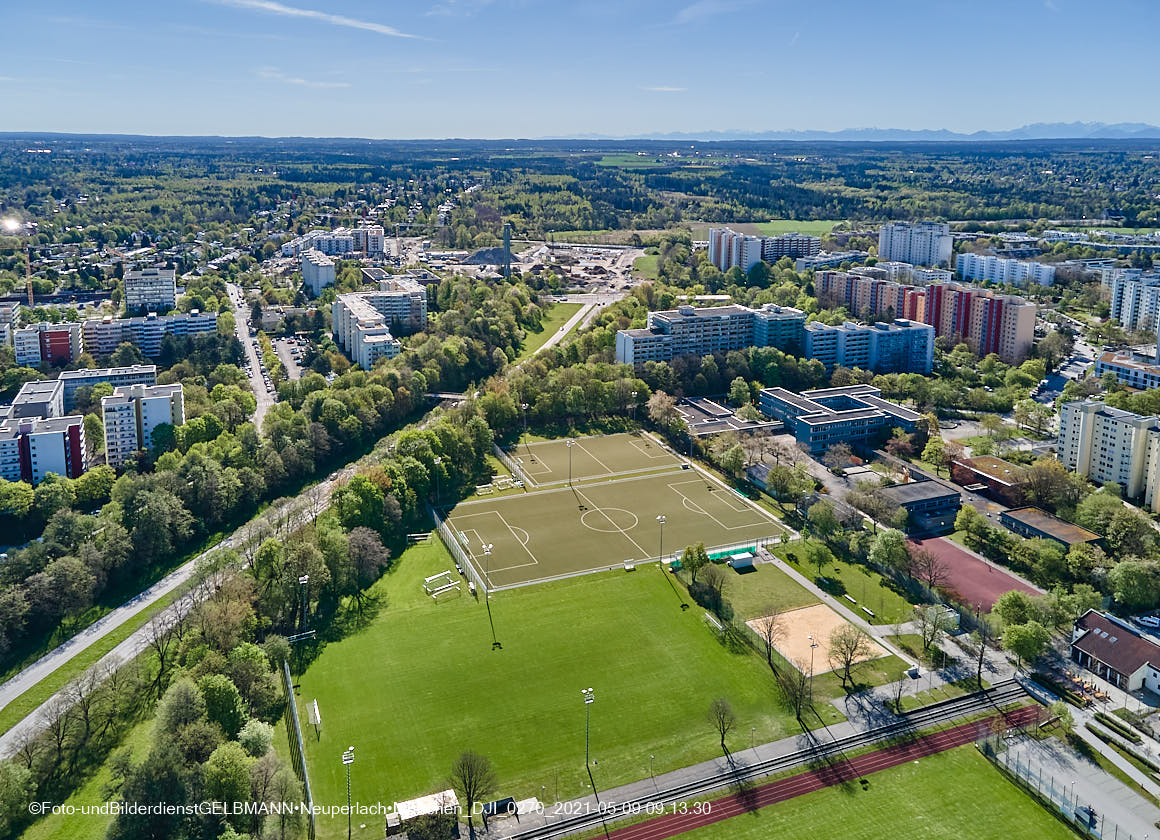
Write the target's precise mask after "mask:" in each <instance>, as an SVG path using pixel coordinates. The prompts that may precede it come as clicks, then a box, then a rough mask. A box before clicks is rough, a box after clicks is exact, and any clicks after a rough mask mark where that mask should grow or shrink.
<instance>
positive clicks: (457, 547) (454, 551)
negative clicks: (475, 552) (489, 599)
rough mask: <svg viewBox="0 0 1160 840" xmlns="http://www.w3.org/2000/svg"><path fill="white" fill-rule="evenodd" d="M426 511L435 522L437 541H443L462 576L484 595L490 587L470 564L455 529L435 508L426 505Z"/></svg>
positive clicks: (469, 559) (469, 558)
mask: <svg viewBox="0 0 1160 840" xmlns="http://www.w3.org/2000/svg"><path fill="white" fill-rule="evenodd" d="M427 510H428V512H430V514H431V518H432V519H433V520H434V521H435V533H437V534H438V535H439V539H441V540H443V544H444V545H445V546H447V550H448V551H449V552H451V556H452V557H453V558H455V565H456V566H458V567H459V568H460V569H462V570H463V574H465V575H466V576H467V577H468V578H469V579H470V580H471V581H473V582H474V583H475V585H476V586H477V587H479V588H480V589H481V590H482V591H483V592H484V594H486V593H487V592H488V591H489V590H490V588H491V587H489V586H488V585H487V584H486V583H485V582H484V580H483V575H481V574H480V573H479V570H478V569H476V568H475V565H474V564H473V563H472V562H471V557H470V556H469V555H468V554H467V551H466V550H465V549H464V548H463V544H462V543H461V542H460V541H459V535H458V534H456V533H455V529H454V528H452V527H451V526H450V525H448V524H447V520H445V519H444V518H443V517H442V516H440V514H439V511H437V510H435V508H433V507H431V506H430V505H428V506H427Z"/></svg>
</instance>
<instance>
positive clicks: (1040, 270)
mask: <svg viewBox="0 0 1160 840" xmlns="http://www.w3.org/2000/svg"><path fill="white" fill-rule="evenodd" d="M955 271H957V272H958V273H959V276H960V277H962V278H963V279H964V280H973V281H975V282H984V281H986V282H991V283H1003V284H1007V285H1011V286H1026V285H1027V284H1028V283H1034V284H1035V285H1037V286H1050V285H1051V284H1052V283H1054V282H1055V266H1053V265H1048V264H1046V263H1040V262H1028V261H1027V260H1013V259H1006V258H1004V257H996V256H994V255H992V254H959V255H958V257H956V258H955Z"/></svg>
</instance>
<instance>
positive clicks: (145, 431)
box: [101, 384, 185, 467]
mask: <svg viewBox="0 0 1160 840" xmlns="http://www.w3.org/2000/svg"><path fill="white" fill-rule="evenodd" d="M101 419H102V420H103V421H104V425H105V463H107V464H108V465H109V466H111V467H120V466H121V465H123V464H125V463H126V462H128V461H131V460H132V459H133V458H134V457H135V456H136V454H137V453H138V452H140V451H141V450H148V449H149V448H150V447H151V446H152V445H153V431H154V429H156V428H157V427H158V426H160V425H162V424H163V423H169V424H170V425H173V426H180V425H181V424H182V423H184V422H185V393H184V391H183V389H182V387H181V385H180V384H175V385H127V386H122V387H120V388H114V389H113V394H112V396H109V397H104V398H102V399H101Z"/></svg>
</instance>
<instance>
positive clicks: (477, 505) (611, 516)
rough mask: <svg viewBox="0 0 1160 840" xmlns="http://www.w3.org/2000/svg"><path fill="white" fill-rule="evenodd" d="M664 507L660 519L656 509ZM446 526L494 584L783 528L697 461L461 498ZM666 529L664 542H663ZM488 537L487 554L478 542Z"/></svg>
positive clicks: (752, 539)
mask: <svg viewBox="0 0 1160 840" xmlns="http://www.w3.org/2000/svg"><path fill="white" fill-rule="evenodd" d="M662 514H663V515H665V516H666V517H667V522H666V524H665V525H664V526H661V525H660V524H659V523H658V522H657V516H660V515H662ZM448 524H449V525H450V527H451V529H452V530H453V531H454V532H456V533H457V534H459V535H461V537H460V542H461V544H462V545H463V547H464V548H465V549H466V550H467V551H468V553H469V554H470V556H471V561H472V563H473V564H474V565H475V567H476V569H477V570H479V571H480V573H481V575H482V576H483V577H485V578H486V579H487V581H488V585H489V586H491V587H502V586H513V585H518V584H522V583H528V582H531V581H537V580H544V579H548V578H553V577H557V576H561V575H573V574H580V573H583V572H587V571H594V570H598V569H608V568H612V567H616V566H620V565H622V564H623V563H624V562H626V561H633V562H635V563H640V562H649V561H652V560H655V559H657V558H658V557H660V556H662V555H663V556H665V557H669V556H672V555H674V554H678V553H679V552H680V551H682V550H683V549H684V548H685V546H688V545H693V544H695V543H699V542H703V543H705V545H706V546H725V545H730V546H732V545H744V544H755V543H756V541H758V540H762V539H766V538H770V537H774V536H776V535H778V534H780V533H782V531H783V529H782V526H781V525H780V524H779V523H778V522H777V521H776V520H774V519H773V518H772V517H771V516H769V515H768V514H767V513H766V512H765V511H763V510H761V509H760V508H758V507H756V506H755V505H752V504H750V502H749V501H748V500H747V499H745V498H743V497H742V496H740V495H738V494H737V493H736V492H734V491H733V490H731V489H729V488H728V487H726V486H725V485H723V484H721V483H719V482H718V481H716V479H713V478H710V477H708V476H705V475H703V474H701V473H699V472H697V471H695V470H676V471H674V472H669V473H662V474H656V475H645V476H639V477H632V478H621V479H614V480H611V481H606V482H601V483H595V484H584V485H581V484H575V485H574V486H572V487H567V486H564V487H555V488H552V489H547V490H537V491H536V492H533V493H526V494H524V495H521V496H508V497H505V498H496V499H486V500H482V501H478V502H467V503H465V504H460V505H457V506H456V507H455V508H454V509H453V510H452V511H451V513H450V515H449V516H448ZM662 532H663V546H662ZM487 545H491V546H493V547H492V549H491V554H490V556H487V555H486V554H485V551H484V546H487Z"/></svg>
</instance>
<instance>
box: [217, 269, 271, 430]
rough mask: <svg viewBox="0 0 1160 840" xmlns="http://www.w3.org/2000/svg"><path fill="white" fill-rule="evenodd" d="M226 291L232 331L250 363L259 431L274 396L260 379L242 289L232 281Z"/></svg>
mask: <svg viewBox="0 0 1160 840" xmlns="http://www.w3.org/2000/svg"><path fill="white" fill-rule="evenodd" d="M226 291H228V292H229V295H230V302H231V303H233V305H234V320H235V321H236V322H237V323H236V324H235V330H234V332H235V333H236V334H237V336H238V341H240V342H242V347H244V348H245V351H246V359H247V360H248V361H249V363H250V390H251V391H253V392H254V397H255V399H257V401H258V407H257V409H256V410H255V411H254V426H255V428H257V429H258V430H259V431H261V429H262V420H263V418H265V416H266V412H267V411H269V410H270V406H272V405H273V404H274V397H273V396H272V395H271V394H270V393H269V392H268V391H267V390H266V383H265V382H263V381H262V366H261V364H260V363H259V359H258V348H257V345H256V342H255V340H254V339H252V338H250V330H249V327H248V326H247V324H246V319H247V318H249V317H250V313H249V311H248V310H247V309H246V308H245V302H244V301H245V298H244V297H243V296H242V290H241V288H240V287H238V286H235V285H234V284H233V283H226Z"/></svg>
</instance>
